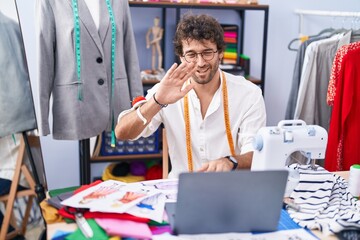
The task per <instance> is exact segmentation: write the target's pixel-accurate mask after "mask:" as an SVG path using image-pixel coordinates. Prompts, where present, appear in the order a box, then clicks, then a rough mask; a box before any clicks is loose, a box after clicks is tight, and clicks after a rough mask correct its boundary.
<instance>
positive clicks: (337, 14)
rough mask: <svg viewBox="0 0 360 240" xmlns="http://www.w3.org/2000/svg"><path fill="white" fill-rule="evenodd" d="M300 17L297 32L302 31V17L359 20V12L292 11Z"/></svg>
mask: <svg viewBox="0 0 360 240" xmlns="http://www.w3.org/2000/svg"><path fill="white" fill-rule="evenodd" d="M294 12H295V13H296V14H298V15H299V17H300V23H299V32H300V33H302V32H303V31H302V30H303V19H304V15H312V16H323V17H344V18H346V17H354V18H360V12H341V11H321V10H303V9H295V11H294Z"/></svg>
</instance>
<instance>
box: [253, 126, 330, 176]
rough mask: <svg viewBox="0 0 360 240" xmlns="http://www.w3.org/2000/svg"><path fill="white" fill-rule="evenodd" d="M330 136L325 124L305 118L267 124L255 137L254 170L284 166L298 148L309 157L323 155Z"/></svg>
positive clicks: (274, 168)
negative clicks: (318, 124) (271, 125)
mask: <svg viewBox="0 0 360 240" xmlns="http://www.w3.org/2000/svg"><path fill="white" fill-rule="evenodd" d="M327 138H328V135H327V132H326V130H325V129H324V128H322V127H320V126H317V125H306V123H305V122H304V121H303V120H282V121H280V122H279V124H278V125H277V126H273V127H263V128H261V129H260V130H259V131H258V134H257V136H256V137H255V140H254V148H255V150H254V155H253V160H252V165H251V170H279V169H284V168H285V165H286V160H287V158H288V157H289V156H290V155H291V154H292V153H293V152H296V151H300V152H301V153H302V154H303V155H304V156H306V157H307V158H308V160H310V159H311V160H314V161H315V159H323V158H325V150H326V144H327ZM314 161H312V165H313V166H315V163H314Z"/></svg>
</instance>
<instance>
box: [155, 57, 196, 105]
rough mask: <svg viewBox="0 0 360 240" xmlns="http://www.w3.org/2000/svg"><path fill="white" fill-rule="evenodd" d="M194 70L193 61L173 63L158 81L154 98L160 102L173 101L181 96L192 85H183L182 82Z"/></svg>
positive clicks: (192, 84)
mask: <svg viewBox="0 0 360 240" xmlns="http://www.w3.org/2000/svg"><path fill="white" fill-rule="evenodd" d="M195 71H196V68H195V64H194V63H187V62H183V63H181V64H180V65H177V64H176V63H174V64H173V65H172V66H171V68H170V69H169V70H168V71H167V72H166V74H165V76H164V78H163V79H162V80H161V81H160V85H159V88H158V90H157V91H156V99H157V100H158V101H159V102H161V103H162V104H171V103H175V102H177V101H178V100H180V99H181V98H183V97H184V96H185V95H186V94H187V93H188V92H189V91H190V90H191V89H192V88H193V87H194V83H189V84H188V85H186V86H184V83H185V82H186V81H187V80H188V79H189V78H190V77H191V75H192V74H193V73H194V72H195Z"/></svg>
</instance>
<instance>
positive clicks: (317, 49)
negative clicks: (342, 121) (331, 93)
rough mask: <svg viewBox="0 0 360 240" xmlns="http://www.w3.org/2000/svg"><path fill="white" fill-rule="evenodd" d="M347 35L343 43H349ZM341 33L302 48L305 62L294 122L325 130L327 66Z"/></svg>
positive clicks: (327, 115) (326, 115)
mask: <svg viewBox="0 0 360 240" xmlns="http://www.w3.org/2000/svg"><path fill="white" fill-rule="evenodd" d="M350 35H351V34H350V33H349V34H348V35H347V37H346V39H347V43H349V42H350ZM342 38H343V34H337V35H335V36H332V37H331V38H328V39H322V40H318V41H315V42H312V43H311V44H310V45H309V46H308V47H307V49H306V53H305V60H304V65H303V69H302V75H301V80H300V86H299V93H298V99H297V102H296V108H295V112H294V118H295V119H302V120H304V121H305V122H306V123H307V124H315V125H320V126H322V127H324V128H325V129H328V127H329V119H330V114H331V108H330V107H329V106H328V105H327V104H326V94H327V88H328V84H329V78H330V73H331V66H332V62H333V59H334V57H335V53H336V51H337V48H338V43H339V40H340V39H342Z"/></svg>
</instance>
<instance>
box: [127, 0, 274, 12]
mask: <svg viewBox="0 0 360 240" xmlns="http://www.w3.org/2000/svg"><path fill="white" fill-rule="evenodd" d="M129 5H130V6H131V7H154V8H159V7H161V8H223V9H230V10H234V9H243V10H264V9H268V8H269V6H268V5H261V4H238V3H180V2H178V3H173V2H138V1H129Z"/></svg>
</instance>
